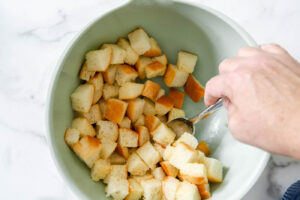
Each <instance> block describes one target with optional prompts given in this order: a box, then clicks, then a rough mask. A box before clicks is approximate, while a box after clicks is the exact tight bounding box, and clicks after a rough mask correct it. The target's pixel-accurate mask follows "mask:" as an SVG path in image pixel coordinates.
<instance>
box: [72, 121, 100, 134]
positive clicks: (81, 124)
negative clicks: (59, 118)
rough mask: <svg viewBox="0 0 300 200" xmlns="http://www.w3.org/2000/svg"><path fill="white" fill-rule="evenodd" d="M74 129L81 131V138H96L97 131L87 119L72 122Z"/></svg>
mask: <svg viewBox="0 0 300 200" xmlns="http://www.w3.org/2000/svg"><path fill="white" fill-rule="evenodd" d="M72 128H75V129H77V130H79V132H80V136H81V137H83V136H85V135H89V136H95V135H96V131H95V129H94V128H93V126H92V125H91V124H90V123H89V121H88V120H87V118H85V117H76V118H74V119H73V120H72Z"/></svg>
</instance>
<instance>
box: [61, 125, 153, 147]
mask: <svg viewBox="0 0 300 200" xmlns="http://www.w3.org/2000/svg"><path fill="white" fill-rule="evenodd" d="M148 134H149V133H148ZM79 138H80V131H79V130H78V129H75V128H67V129H66V132H65V142H66V144H67V145H68V146H69V147H73V145H74V144H76V143H77V142H78V141H79Z"/></svg>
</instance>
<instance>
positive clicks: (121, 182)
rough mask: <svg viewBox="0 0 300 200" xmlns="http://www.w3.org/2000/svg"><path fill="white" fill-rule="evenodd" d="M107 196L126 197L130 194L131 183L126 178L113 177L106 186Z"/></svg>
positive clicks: (117, 198) (118, 198) (119, 198)
mask: <svg viewBox="0 0 300 200" xmlns="http://www.w3.org/2000/svg"><path fill="white" fill-rule="evenodd" d="M105 192H106V196H107V197H109V196H111V197H112V198H113V199H115V200H122V199H125V198H126V196H127V195H128V194H129V183H128V180H126V179H112V180H111V181H109V182H108V184H107V186H106V187H105Z"/></svg>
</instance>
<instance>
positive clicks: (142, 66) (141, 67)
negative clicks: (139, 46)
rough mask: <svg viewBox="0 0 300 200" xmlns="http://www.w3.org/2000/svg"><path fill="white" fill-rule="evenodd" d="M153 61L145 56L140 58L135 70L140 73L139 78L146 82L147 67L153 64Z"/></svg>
mask: <svg viewBox="0 0 300 200" xmlns="http://www.w3.org/2000/svg"><path fill="white" fill-rule="evenodd" d="M152 62H153V61H152V59H151V58H148V57H144V56H140V57H139V59H138V60H137V62H136V65H135V68H136V70H137V71H138V74H139V78H140V79H141V80H144V79H145V78H146V66H147V65H148V64H150V63H152Z"/></svg>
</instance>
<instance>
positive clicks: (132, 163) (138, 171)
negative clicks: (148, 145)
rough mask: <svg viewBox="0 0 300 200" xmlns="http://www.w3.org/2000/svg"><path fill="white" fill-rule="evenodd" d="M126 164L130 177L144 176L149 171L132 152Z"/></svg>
mask: <svg viewBox="0 0 300 200" xmlns="http://www.w3.org/2000/svg"><path fill="white" fill-rule="evenodd" d="M127 164H128V172H129V173H130V174H132V175H138V176H142V175H145V174H146V172H147V171H148V169H149V167H148V166H147V165H146V163H145V162H144V161H143V160H142V159H141V158H140V156H139V155H138V154H137V153H136V152H133V153H132V154H131V155H130V156H129V157H128V160H127Z"/></svg>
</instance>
